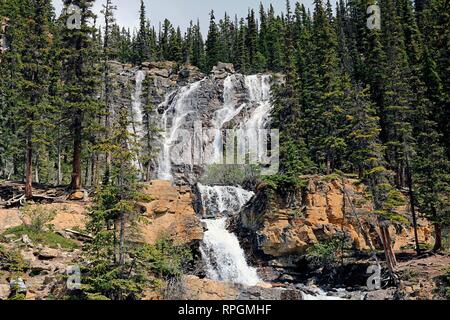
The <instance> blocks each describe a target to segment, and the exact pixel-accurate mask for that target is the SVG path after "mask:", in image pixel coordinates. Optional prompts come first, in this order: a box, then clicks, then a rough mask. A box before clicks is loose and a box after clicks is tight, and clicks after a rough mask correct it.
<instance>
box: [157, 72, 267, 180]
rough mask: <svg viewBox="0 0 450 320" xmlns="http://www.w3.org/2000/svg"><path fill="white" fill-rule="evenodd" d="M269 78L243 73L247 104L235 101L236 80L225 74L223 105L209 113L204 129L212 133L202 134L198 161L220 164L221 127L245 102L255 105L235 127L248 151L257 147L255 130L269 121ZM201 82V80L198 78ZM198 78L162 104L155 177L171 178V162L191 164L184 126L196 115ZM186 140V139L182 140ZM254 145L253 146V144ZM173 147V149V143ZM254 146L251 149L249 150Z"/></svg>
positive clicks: (257, 139) (234, 116) (242, 108)
mask: <svg viewBox="0 0 450 320" xmlns="http://www.w3.org/2000/svg"><path fill="white" fill-rule="evenodd" d="M270 79H271V77H270V76H268V75H252V76H245V77H244V82H245V87H246V89H247V92H248V103H241V104H238V103H237V102H236V100H237V99H236V94H237V89H236V88H235V84H234V83H235V82H236V81H239V80H238V76H237V75H229V76H228V77H227V78H225V80H224V91H223V101H224V102H223V105H222V107H221V108H220V109H219V110H217V111H215V112H214V114H213V116H212V119H211V120H212V121H211V126H212V128H208V129H210V130H211V132H214V134H213V135H212V137H208V136H206V137H202V139H201V141H200V142H201V144H202V146H201V148H202V159H200V160H202V163H203V164H205V165H206V164H212V163H223V154H222V153H223V152H222V151H223V139H222V130H223V128H224V126H225V125H226V124H227V123H228V122H230V121H231V120H233V119H234V118H236V117H237V116H238V115H239V114H242V113H243V110H244V108H245V107H248V106H249V105H252V106H255V108H254V109H253V110H252V109H250V110H246V113H247V114H243V120H242V123H241V124H240V125H238V127H239V128H240V129H243V130H245V131H246V132H247V136H248V139H247V141H249V142H250V143H251V144H250V147H251V148H252V149H250V150H259V149H257V148H258V145H259V144H261V143H263V142H262V141H260V139H259V138H260V137H259V135H258V132H257V129H263V128H265V127H266V126H267V124H268V122H269V120H270V112H271V110H272V105H271V102H270V98H271V92H270ZM202 81H203V80H202ZM202 81H199V82H196V83H193V84H191V85H188V86H186V87H183V88H181V89H179V90H178V92H177V93H176V95H175V97H174V99H173V100H172V101H171V102H170V105H168V104H169V99H168V97H170V96H172V95H173V93H171V94H169V95H168V96H167V97H166V99H167V101H166V102H165V103H164V104H165V105H164V104H163V106H165V107H166V111H165V112H164V114H163V116H162V119H161V123H162V129H163V143H162V148H161V149H162V150H161V153H160V156H159V159H158V179H161V180H170V181H173V175H172V168H173V165H174V164H185V165H190V166H192V164H193V159H192V154H191V153H190V152H183V151H186V150H189V149H186V148H191V147H192V141H190V137H188V135H187V134H186V132H185V131H181V130H182V129H185V127H184V125H185V124H186V123H187V122H190V124H192V122H193V121H194V120H199V119H195V117H197V118H198V117H199V116H200V115H199V114H198V101H197V99H196V94H197V90H199V88H200V84H201V82H202ZM184 139H187V140H189V141H187V140H184ZM180 141H182V143H180ZM255 144H257V145H255ZM175 145H176V146H177V148H174V146H175ZM253 147H254V149H253Z"/></svg>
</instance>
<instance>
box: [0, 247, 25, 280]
mask: <svg viewBox="0 0 450 320" xmlns="http://www.w3.org/2000/svg"><path fill="white" fill-rule="evenodd" d="M27 267H28V266H27V263H26V262H25V260H24V259H23V257H22V255H21V254H20V252H19V251H16V250H7V249H6V248H5V247H3V246H1V245H0V269H3V270H6V271H9V272H11V273H13V274H16V275H20V274H21V273H22V272H24V271H25V269H26V268H27Z"/></svg>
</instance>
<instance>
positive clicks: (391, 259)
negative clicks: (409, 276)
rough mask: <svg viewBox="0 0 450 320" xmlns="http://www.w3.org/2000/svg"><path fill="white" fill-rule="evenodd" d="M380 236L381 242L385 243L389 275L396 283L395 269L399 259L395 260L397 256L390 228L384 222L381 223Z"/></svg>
mask: <svg viewBox="0 0 450 320" xmlns="http://www.w3.org/2000/svg"><path fill="white" fill-rule="evenodd" d="M380 235H381V242H382V243H383V248H384V255H385V257H386V264H387V266H388V270H389V274H390V275H391V277H392V278H393V279H394V281H396V279H397V277H396V274H395V267H396V265H397V259H396V258H395V254H394V252H393V250H392V244H391V236H390V235H389V230H388V227H387V226H386V224H384V223H383V222H381V223H380Z"/></svg>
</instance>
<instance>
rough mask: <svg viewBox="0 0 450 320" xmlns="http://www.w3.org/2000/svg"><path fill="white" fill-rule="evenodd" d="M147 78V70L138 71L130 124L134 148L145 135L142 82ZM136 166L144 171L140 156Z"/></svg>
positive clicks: (132, 98)
mask: <svg viewBox="0 0 450 320" xmlns="http://www.w3.org/2000/svg"><path fill="white" fill-rule="evenodd" d="M144 80H145V72H144V71H142V70H138V71H137V72H136V85H135V88H134V92H133V94H132V96H131V108H130V112H129V115H130V126H129V129H128V131H129V132H130V134H131V135H132V137H133V140H134V141H133V144H134V146H132V148H133V147H134V148H138V146H139V145H140V143H141V139H142V137H143V135H144V130H143V124H142V120H143V108H142V99H141V96H142V83H143V82H144ZM138 149H139V148H138ZM134 166H135V167H136V168H138V169H139V171H140V172H142V164H141V163H140V161H139V156H138V158H137V159H135V161H134Z"/></svg>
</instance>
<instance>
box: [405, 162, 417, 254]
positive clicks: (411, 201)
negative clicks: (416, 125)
mask: <svg viewBox="0 0 450 320" xmlns="http://www.w3.org/2000/svg"><path fill="white" fill-rule="evenodd" d="M406 176H407V182H408V191H409V205H410V207H411V215H412V219H413V227H414V240H415V243H416V252H417V255H420V245H419V236H418V234H417V215H416V208H415V204H416V201H415V199H414V190H413V180H412V174H411V168H410V166H409V160H408V159H407V160H406Z"/></svg>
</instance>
